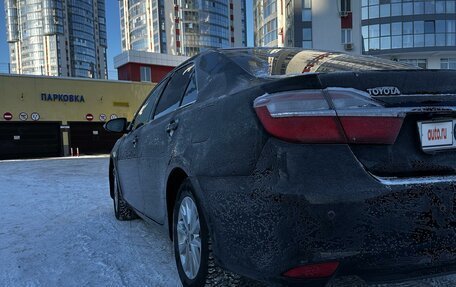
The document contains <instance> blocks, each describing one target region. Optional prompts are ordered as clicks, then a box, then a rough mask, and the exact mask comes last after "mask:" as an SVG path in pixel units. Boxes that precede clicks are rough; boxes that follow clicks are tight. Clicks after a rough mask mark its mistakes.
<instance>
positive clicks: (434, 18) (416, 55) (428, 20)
mask: <svg viewBox="0 0 456 287" xmlns="http://www.w3.org/2000/svg"><path fill="white" fill-rule="evenodd" d="M361 5H362V34H363V39H364V53H366V54H369V55H375V56H381V57H385V58H388V59H392V60H397V61H400V62H405V63H409V64H412V65H415V66H419V67H422V68H431V69H456V1H454V0H446V1H445V0H440V1H439V0H437V1H434V0H431V1H430V0H426V1H424V0H362V3H361Z"/></svg>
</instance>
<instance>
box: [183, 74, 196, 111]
mask: <svg viewBox="0 0 456 287" xmlns="http://www.w3.org/2000/svg"><path fill="white" fill-rule="evenodd" d="M197 97H198V90H197V89H196V79H195V72H193V73H192V77H191V79H190V83H188V86H187V90H186V91H185V95H184V98H183V99H182V103H181V106H185V105H188V104H191V103H193V102H194V101H196V98H197Z"/></svg>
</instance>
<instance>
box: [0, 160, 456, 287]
mask: <svg viewBox="0 0 456 287" xmlns="http://www.w3.org/2000/svg"><path fill="white" fill-rule="evenodd" d="M107 169H108V158H107V157H86V158H71V159H47V160H27V161H4V162H1V161H0V286H153V287H155V286H177V285H178V280H177V278H178V276H177V271H176V269H175V267H174V259H173V255H172V248H171V244H170V243H169V239H168V238H167V235H166V234H165V233H164V232H161V230H159V229H157V227H154V226H150V225H148V224H146V223H145V222H143V221H142V220H134V221H130V222H119V221H117V220H115V218H114V215H113V212H112V201H111V199H110V198H109V193H108V180H107V174H108V173H107ZM383 286H419V287H428V286H442V287H447V286H448V287H450V286H456V276H446V277H441V278H437V279H428V280H424V281H414V282H409V283H404V284H397V285H382V287H383Z"/></svg>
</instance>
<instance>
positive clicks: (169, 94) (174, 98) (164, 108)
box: [154, 65, 193, 119]
mask: <svg viewBox="0 0 456 287" xmlns="http://www.w3.org/2000/svg"><path fill="white" fill-rule="evenodd" d="M192 73H193V65H190V66H185V67H183V68H181V69H179V70H177V71H176V72H175V73H174V74H173V75H172V77H171V79H170V80H169V82H168V85H167V86H166V88H165V90H164V91H163V94H162V95H161V97H160V100H159V101H158V105H157V109H156V110H155V116H154V118H155V119H156V118H159V117H162V116H164V115H167V114H169V113H171V112H173V111H175V110H176V109H177V108H178V107H179V104H180V100H181V99H182V95H183V94H184V91H185V89H186V88H187V84H188V81H189V80H190V76H191V75H192Z"/></svg>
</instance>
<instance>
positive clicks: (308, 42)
mask: <svg viewBox="0 0 456 287" xmlns="http://www.w3.org/2000/svg"><path fill="white" fill-rule="evenodd" d="M302 40H303V41H302V47H303V48H305V49H312V28H304V29H302Z"/></svg>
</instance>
